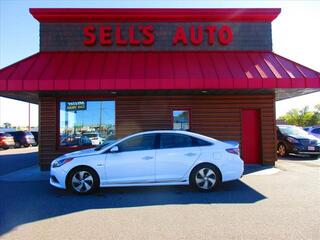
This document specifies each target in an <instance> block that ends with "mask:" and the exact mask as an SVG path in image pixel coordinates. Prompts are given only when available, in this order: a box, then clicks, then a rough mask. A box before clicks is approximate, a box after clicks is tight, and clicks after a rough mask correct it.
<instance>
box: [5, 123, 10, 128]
mask: <svg viewBox="0 0 320 240" xmlns="http://www.w3.org/2000/svg"><path fill="white" fill-rule="evenodd" d="M3 126H4V128H11V123H8V122H5V123H3Z"/></svg>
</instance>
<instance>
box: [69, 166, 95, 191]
mask: <svg viewBox="0 0 320 240" xmlns="http://www.w3.org/2000/svg"><path fill="white" fill-rule="evenodd" d="M66 185H67V189H68V190H69V191H72V192H74V193H77V194H80V195H86V194H91V193H94V192H96V191H98V189H99V187H100V179H99V175H98V174H97V172H96V171H95V170H93V169H92V168H90V167H85V166H81V167H77V168H75V169H73V170H71V172H70V173H69V174H68V176H67V182H66Z"/></svg>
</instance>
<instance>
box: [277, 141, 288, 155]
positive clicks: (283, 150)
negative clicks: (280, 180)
mask: <svg viewBox="0 0 320 240" xmlns="http://www.w3.org/2000/svg"><path fill="white" fill-rule="evenodd" d="M278 154H279V155H280V156H281V157H284V156H285V155H286V147H285V146H284V145H283V144H280V145H279V147H278Z"/></svg>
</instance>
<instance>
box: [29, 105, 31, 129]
mask: <svg viewBox="0 0 320 240" xmlns="http://www.w3.org/2000/svg"><path fill="white" fill-rule="evenodd" d="M30 105H31V104H30V103H28V122H29V127H28V130H29V131H31V123H30V122H31V119H30Z"/></svg>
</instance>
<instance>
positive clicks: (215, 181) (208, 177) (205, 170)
mask: <svg viewBox="0 0 320 240" xmlns="http://www.w3.org/2000/svg"><path fill="white" fill-rule="evenodd" d="M189 183H190V186H191V187H192V188H193V189H195V190H197V191H201V192H210V191H213V190H214V189H215V188H216V187H217V186H219V185H220V183H221V173H220V171H219V169H218V168H217V167H216V166H214V165H213V164H206V163H205V164H200V165H198V166H196V167H195V168H194V169H193V170H192V171H191V173H190V177H189Z"/></svg>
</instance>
